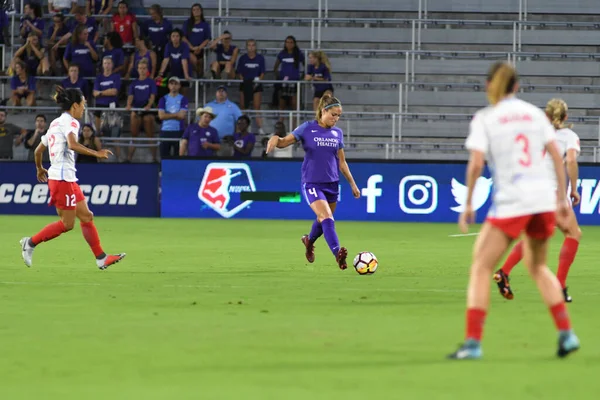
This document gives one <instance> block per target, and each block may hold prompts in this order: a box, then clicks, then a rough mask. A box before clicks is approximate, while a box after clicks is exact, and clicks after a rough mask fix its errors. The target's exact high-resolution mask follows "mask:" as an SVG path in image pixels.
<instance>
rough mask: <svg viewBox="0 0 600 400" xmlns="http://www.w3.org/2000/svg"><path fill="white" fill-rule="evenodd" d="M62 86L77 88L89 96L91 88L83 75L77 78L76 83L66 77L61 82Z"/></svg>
mask: <svg viewBox="0 0 600 400" xmlns="http://www.w3.org/2000/svg"><path fill="white" fill-rule="evenodd" d="M60 86H62V87H64V88H65V89H69V88H77V89H79V90H81V91H82V92H83V95H84V96H85V97H89V88H90V87H89V85H88V82H87V81H86V80H85V79H83V78H82V77H79V79H77V81H76V82H75V83H73V82H71V79H70V78H65V79H63V80H62V82H61V83H60Z"/></svg>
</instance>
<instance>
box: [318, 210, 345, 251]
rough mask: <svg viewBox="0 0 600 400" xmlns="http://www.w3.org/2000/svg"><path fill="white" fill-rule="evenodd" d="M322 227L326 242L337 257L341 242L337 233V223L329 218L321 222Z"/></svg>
mask: <svg viewBox="0 0 600 400" xmlns="http://www.w3.org/2000/svg"><path fill="white" fill-rule="evenodd" d="M321 226H322V227H323V234H324V235H325V241H327V245H328V246H329V249H331V252H332V253H333V255H334V256H337V253H338V250H339V249H340V241H339V240H338V236H337V233H336V232H335V222H333V219H331V218H327V219H324V220H323V221H321Z"/></svg>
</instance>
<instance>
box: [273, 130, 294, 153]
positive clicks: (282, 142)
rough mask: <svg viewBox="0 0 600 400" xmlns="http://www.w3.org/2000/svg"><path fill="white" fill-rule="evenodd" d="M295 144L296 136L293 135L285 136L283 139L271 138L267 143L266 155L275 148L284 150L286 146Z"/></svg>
mask: <svg viewBox="0 0 600 400" xmlns="http://www.w3.org/2000/svg"><path fill="white" fill-rule="evenodd" d="M294 143H296V136H294V134H293V133H290V134H289V135H286V136H285V137H279V136H272V137H271V139H269V141H268V142H267V153H270V152H271V151H273V149H274V148H275V147H277V148H278V149H285V148H286V147H288V146H291V145H293V144H294Z"/></svg>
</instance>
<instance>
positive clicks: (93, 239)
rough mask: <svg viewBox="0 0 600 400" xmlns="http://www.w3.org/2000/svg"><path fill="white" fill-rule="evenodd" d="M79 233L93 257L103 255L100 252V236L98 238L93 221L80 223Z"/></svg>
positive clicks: (102, 251) (101, 251)
mask: <svg viewBox="0 0 600 400" xmlns="http://www.w3.org/2000/svg"><path fill="white" fill-rule="evenodd" d="M81 232H82V233H83V237H84V238H85V241H86V242H88V244H89V245H90V248H91V249H92V252H93V253H94V256H96V257H98V256H100V255H102V253H104V250H102V246H100V236H98V231H97V230H96V225H94V221H90V222H82V223H81Z"/></svg>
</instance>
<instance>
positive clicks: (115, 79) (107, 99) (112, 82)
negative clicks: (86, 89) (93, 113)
mask: <svg viewBox="0 0 600 400" xmlns="http://www.w3.org/2000/svg"><path fill="white" fill-rule="evenodd" d="M108 89H117V95H116V96H98V97H96V105H97V106H108V105H109V104H110V103H115V104H116V103H117V102H118V101H119V93H118V92H119V89H121V76H120V75H119V74H111V75H110V76H104V74H100V75H98V76H97V77H96V80H95V81H94V90H98V91H103V90H108Z"/></svg>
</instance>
